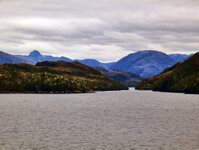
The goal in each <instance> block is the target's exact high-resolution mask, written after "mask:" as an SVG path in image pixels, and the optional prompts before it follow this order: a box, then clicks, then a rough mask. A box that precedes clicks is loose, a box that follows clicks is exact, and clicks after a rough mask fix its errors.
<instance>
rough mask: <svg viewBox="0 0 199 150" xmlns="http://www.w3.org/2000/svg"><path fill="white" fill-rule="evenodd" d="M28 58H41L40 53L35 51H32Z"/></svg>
mask: <svg viewBox="0 0 199 150" xmlns="http://www.w3.org/2000/svg"><path fill="white" fill-rule="evenodd" d="M28 56H30V57H34V58H38V57H41V53H40V52H39V51H37V50H34V51H32V52H30V54H29V55H28Z"/></svg>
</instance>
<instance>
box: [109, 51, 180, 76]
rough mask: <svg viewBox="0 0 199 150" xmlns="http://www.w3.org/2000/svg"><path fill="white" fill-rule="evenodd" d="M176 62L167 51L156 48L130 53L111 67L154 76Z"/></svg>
mask: <svg viewBox="0 0 199 150" xmlns="http://www.w3.org/2000/svg"><path fill="white" fill-rule="evenodd" d="M175 63H176V61H175V60H173V59H172V58H170V57H169V56H168V55H167V54H165V53H162V52H159V51H154V50H144V51H139V52H136V53H132V54H129V55H128V56H126V57H124V58H122V59H120V60H119V61H118V62H116V63H115V64H113V65H112V66H111V68H110V69H111V70H115V69H119V70H124V71H130V72H135V73H137V74H139V75H141V76H143V77H152V76H154V75H156V74H159V73H160V72H162V71H163V70H164V69H165V68H166V67H169V66H171V65H173V64H175Z"/></svg>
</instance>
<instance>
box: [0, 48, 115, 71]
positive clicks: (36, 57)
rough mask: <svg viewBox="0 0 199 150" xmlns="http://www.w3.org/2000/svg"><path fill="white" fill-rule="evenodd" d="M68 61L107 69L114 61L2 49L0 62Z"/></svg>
mask: <svg viewBox="0 0 199 150" xmlns="http://www.w3.org/2000/svg"><path fill="white" fill-rule="evenodd" d="M59 60H62V61H67V62H72V61H79V62H81V63H83V64H85V65H87V66H91V67H93V66H100V67H104V68H106V69H108V68H110V66H111V65H112V64H113V63H114V62H111V63H101V62H99V61H97V60H95V59H84V60H72V59H70V58H68V57H63V56H62V57H53V56H50V55H42V54H41V53H40V52H39V51H37V50H34V51H32V52H30V54H29V55H27V56H26V55H10V54H7V53H4V52H1V51H0V64H4V63H28V64H33V65H34V64H36V63H37V62H42V61H59Z"/></svg>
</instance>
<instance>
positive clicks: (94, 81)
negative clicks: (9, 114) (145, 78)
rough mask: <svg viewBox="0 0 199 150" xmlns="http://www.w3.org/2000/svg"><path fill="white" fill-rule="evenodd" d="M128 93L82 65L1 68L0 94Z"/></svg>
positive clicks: (77, 63) (2, 66)
mask: <svg viewBox="0 0 199 150" xmlns="http://www.w3.org/2000/svg"><path fill="white" fill-rule="evenodd" d="M127 89H128V87H126V86H125V85H123V84H121V83H119V82H117V81H113V80H112V79H110V78H108V77H106V76H104V75H102V74H101V73H100V72H99V71H97V70H95V69H93V68H91V67H88V66H86V65H83V64H81V63H79V62H64V61H57V62H49V61H46V62H40V63H37V64H36V65H29V64H3V65H0V92H1V93H76V92H92V91H101V90H127Z"/></svg>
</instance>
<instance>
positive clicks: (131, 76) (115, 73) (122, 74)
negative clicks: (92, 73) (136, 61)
mask: <svg viewBox="0 0 199 150" xmlns="http://www.w3.org/2000/svg"><path fill="white" fill-rule="evenodd" d="M94 68H95V69H96V70H99V71H100V72H101V73H102V74H104V75H106V76H108V77H110V78H111V79H113V80H116V81H119V82H121V83H123V84H124V85H126V86H128V87H135V86H136V85H137V84H138V83H140V82H141V81H142V80H143V79H144V78H142V77H141V76H140V75H138V74H136V73H133V72H128V71H121V70H112V71H110V70H106V69H104V68H102V67H94Z"/></svg>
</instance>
